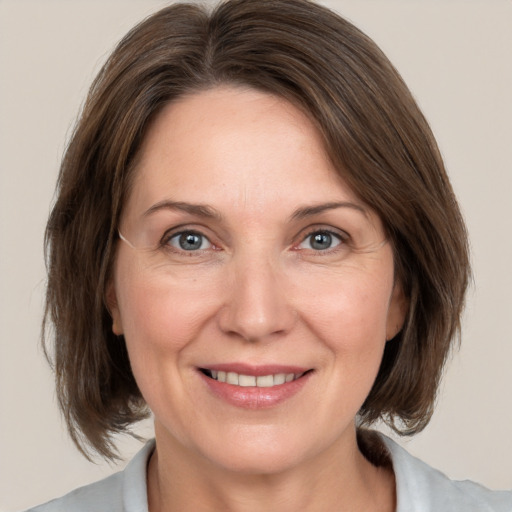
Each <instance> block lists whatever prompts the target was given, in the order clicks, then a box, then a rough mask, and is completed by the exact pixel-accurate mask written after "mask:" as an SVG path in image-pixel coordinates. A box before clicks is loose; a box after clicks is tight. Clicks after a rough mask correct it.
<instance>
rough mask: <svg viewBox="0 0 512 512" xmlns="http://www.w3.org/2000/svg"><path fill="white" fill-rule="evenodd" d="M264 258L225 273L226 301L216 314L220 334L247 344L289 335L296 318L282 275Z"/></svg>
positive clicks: (251, 260) (234, 267) (245, 263)
mask: <svg viewBox="0 0 512 512" xmlns="http://www.w3.org/2000/svg"><path fill="white" fill-rule="evenodd" d="M276 267H278V264H272V263H271V262H269V261H268V259H265V258H251V259H249V258H245V259H244V260H242V261H239V262H238V264H236V265H233V267H232V268H231V269H230V270H228V271H229V272H230V274H231V275H230V276H229V279H227V283H229V284H228V285H227V286H226V289H225V292H226V301H225V303H224V305H223V307H222V308H221V310H220V311H219V326H220V328H221V330H222V331H224V332H225V333H228V334H230V335H235V336H238V337H240V338H242V339H244V340H246V341H261V340H265V339H270V338H274V337H275V336H279V335H284V334H286V333H288V332H289V331H290V330H291V329H292V327H293V325H294V323H295V321H296V318H297V314H296V311H295V310H294V308H293V307H292V305H291V303H290V302H289V300H288V299H287V296H286V293H285V286H284V281H285V278H284V276H283V272H282V271H279V270H278V269H277V268H276Z"/></svg>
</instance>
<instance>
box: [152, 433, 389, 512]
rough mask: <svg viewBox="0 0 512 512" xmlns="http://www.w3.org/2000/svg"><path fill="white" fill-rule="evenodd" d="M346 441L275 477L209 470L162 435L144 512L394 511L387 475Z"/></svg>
mask: <svg viewBox="0 0 512 512" xmlns="http://www.w3.org/2000/svg"><path fill="white" fill-rule="evenodd" d="M351 439H352V442H350V443H348V442H346V441H345V442H340V441H337V442H336V443H335V444H333V445H332V446H329V447H328V449H326V450H325V453H322V454H320V455H317V456H315V458H312V459H309V460H306V461H304V462H303V463H302V464H300V465H299V466H296V467H291V468H288V469H286V470H283V471H280V472H278V473H271V474H254V473H240V472H237V471H231V470H229V469H226V468H223V467H219V466H216V465H214V464H213V463H212V462H211V461H209V460H205V459H204V458H202V457H201V456H200V455H197V454H193V453H190V452H189V451H188V450H187V449H186V448H185V447H183V446H182V445H180V444H179V443H178V442H176V441H175V440H174V439H172V438H171V439H169V438H168V437H167V436H164V437H163V438H159V436H158V429H157V449H156V450H155V453H154V454H153V456H152V457H151V460H150V463H149V467H148V501H149V510H150V512H176V511H180V512H211V511H212V510H223V511H225V512H242V511H243V512H253V511H254V512H256V511H258V512H260V511H261V510H279V511H280V512H292V511H293V512H296V511H297V510H300V511H303V512H312V511H318V510H329V511H331V510H332V511H336V512H344V511H353V510H372V511H375V512H392V511H393V510H395V482H394V475H393V472H392V470H391V469H390V468H389V467H388V468H385V467H382V468H378V467H376V466H374V465H372V464H371V463H370V462H368V460H367V459H366V458H365V457H364V456H363V455H362V454H361V452H360V451H359V449H358V448H357V441H356V435H355V430H354V432H353V436H352V438H351Z"/></svg>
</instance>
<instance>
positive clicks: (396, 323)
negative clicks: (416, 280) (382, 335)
mask: <svg viewBox="0 0 512 512" xmlns="http://www.w3.org/2000/svg"><path fill="white" fill-rule="evenodd" d="M408 310H409V301H408V299H407V298H406V296H405V294H404V292H403V289H402V285H401V284H400V283H399V282H398V281H395V284H394V286H393V292H392V294H391V299H390V301H389V308H388V317H387V322H386V341H389V340H392V339H393V338H394V337H395V336H396V335H397V334H398V333H399V332H400V331H401V329H402V327H403V326H404V323H405V317H406V316H407V312H408Z"/></svg>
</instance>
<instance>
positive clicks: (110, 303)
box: [105, 279, 123, 336]
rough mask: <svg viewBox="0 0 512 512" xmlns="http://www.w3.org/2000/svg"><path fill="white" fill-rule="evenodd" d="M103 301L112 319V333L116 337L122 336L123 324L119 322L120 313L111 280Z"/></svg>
mask: <svg viewBox="0 0 512 512" xmlns="http://www.w3.org/2000/svg"><path fill="white" fill-rule="evenodd" d="M105 300H106V303H107V308H108V311H109V313H110V316H111V317H112V332H113V333H114V334H115V335H116V336H121V334H123V324H122V322H121V312H120V311H119V305H118V303H117V294H116V287H115V284H114V280H113V279H110V280H109V282H108V285H107V290H106V293H105Z"/></svg>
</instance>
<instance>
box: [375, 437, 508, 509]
mask: <svg viewBox="0 0 512 512" xmlns="http://www.w3.org/2000/svg"><path fill="white" fill-rule="evenodd" d="M381 438H382V440H383V441H384V444H385V445H386V447H387V449H388V451H389V453H390V455H391V459H392V464H393V470H394V472H395V478H396V490H397V512H406V511H407V512H409V511H410V510H421V511H422V512H449V511H450V512H451V511H454V510H464V511H465V512H512V491H492V490H490V489H487V488H486V487H484V486H482V485H479V484H477V483H475V482H471V481H469V480H465V481H455V480H450V479H449V478H448V477H447V476H446V475H444V474H443V473H441V472H440V471H438V470H436V469H434V468H432V467H430V466H429V465H427V464H425V463H424V462H422V461H421V460H419V459H417V458H416V457H413V456H412V455H411V454H409V453H408V452H407V451H406V450H405V449H404V448H402V447H401V446H399V445H398V444H397V443H395V442H394V441H392V440H391V439H389V438H388V437H386V436H384V435H381ZM418 505H420V506H421V508H418Z"/></svg>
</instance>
